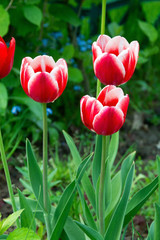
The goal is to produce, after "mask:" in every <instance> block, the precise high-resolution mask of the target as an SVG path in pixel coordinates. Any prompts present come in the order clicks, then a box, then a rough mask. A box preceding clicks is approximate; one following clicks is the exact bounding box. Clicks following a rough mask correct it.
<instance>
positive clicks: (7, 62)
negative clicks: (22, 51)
mask: <svg viewBox="0 0 160 240" xmlns="http://www.w3.org/2000/svg"><path fill="white" fill-rule="evenodd" d="M15 45H16V41H15V39H14V38H12V39H11V41H10V44H9V48H7V45H6V43H5V41H4V40H3V38H2V37H1V36H0V56H1V60H0V79H2V78H4V77H6V76H7V75H8V74H9V73H10V71H11V69H12V67H13V61H14V52H15Z"/></svg>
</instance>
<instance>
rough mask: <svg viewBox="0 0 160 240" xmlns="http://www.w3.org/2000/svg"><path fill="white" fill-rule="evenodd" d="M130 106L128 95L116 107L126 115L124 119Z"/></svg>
mask: <svg viewBox="0 0 160 240" xmlns="http://www.w3.org/2000/svg"><path fill="white" fill-rule="evenodd" d="M128 105H129V96H128V94H127V95H126V96H124V97H123V98H121V99H120V101H119V102H118V104H117V106H116V107H117V108H118V107H119V108H120V109H121V110H122V112H123V113H124V118H126V115H127V110H128Z"/></svg>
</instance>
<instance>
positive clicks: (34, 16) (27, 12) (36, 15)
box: [23, 5, 42, 26]
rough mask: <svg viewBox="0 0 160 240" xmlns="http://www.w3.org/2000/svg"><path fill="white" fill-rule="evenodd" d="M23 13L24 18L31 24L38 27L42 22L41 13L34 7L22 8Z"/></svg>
mask: <svg viewBox="0 0 160 240" xmlns="http://www.w3.org/2000/svg"><path fill="white" fill-rule="evenodd" d="M23 13H24V17H25V18H26V19H27V20H28V21H29V22H31V23H33V24H35V25H37V26H40V24H41V21H42V12H41V10H40V9H39V8H38V7H36V6H34V5H30V6H29V5H28V6H24V7H23Z"/></svg>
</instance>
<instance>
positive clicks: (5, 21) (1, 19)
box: [0, 5, 10, 37]
mask: <svg viewBox="0 0 160 240" xmlns="http://www.w3.org/2000/svg"><path fill="white" fill-rule="evenodd" d="M9 24H10V19H9V14H8V12H7V11H6V10H5V9H4V8H3V6H2V5H0V26H1V27H0V36H1V37H3V36H4V35H6V34H7V32H8V28H9Z"/></svg>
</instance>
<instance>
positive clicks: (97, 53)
mask: <svg viewBox="0 0 160 240" xmlns="http://www.w3.org/2000/svg"><path fill="white" fill-rule="evenodd" d="M92 53H93V62H94V61H95V60H96V58H97V57H98V56H100V55H101V54H102V51H101V49H100V47H99V46H97V43H96V42H94V43H93V44H92Z"/></svg>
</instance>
